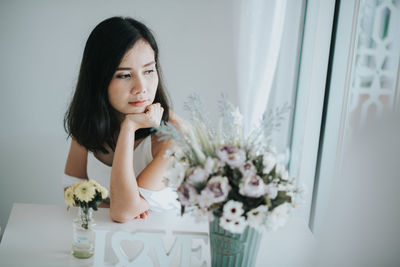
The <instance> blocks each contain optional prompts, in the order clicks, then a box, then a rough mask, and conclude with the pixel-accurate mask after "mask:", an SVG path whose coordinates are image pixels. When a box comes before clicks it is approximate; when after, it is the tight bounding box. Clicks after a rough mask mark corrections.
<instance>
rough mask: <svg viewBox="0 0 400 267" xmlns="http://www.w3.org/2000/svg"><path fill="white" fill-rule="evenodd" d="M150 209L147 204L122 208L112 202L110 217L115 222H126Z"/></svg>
mask: <svg viewBox="0 0 400 267" xmlns="http://www.w3.org/2000/svg"><path fill="white" fill-rule="evenodd" d="M148 209H149V207H148V206H147V205H146V206H140V205H135V206H130V207H125V209H120V208H116V207H113V205H112V204H111V205H110V218H111V220H113V221H114V222H118V223H126V222H129V221H131V220H133V219H134V218H135V217H137V216H139V215H140V214H141V213H143V212H144V211H146V210H148Z"/></svg>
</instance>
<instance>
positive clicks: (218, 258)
mask: <svg viewBox="0 0 400 267" xmlns="http://www.w3.org/2000/svg"><path fill="white" fill-rule="evenodd" d="M209 231H210V249H211V266H212V267H217V266H221V267H222V266H224V267H225V266H229V267H231V266H235V267H239V266H245V267H252V266H255V263H256V258H257V253H258V249H259V247H260V240H261V236H262V234H261V233H259V232H258V231H257V230H255V229H254V228H253V227H249V226H247V227H246V229H245V230H244V231H243V233H242V234H232V233H231V232H229V231H227V230H225V229H224V228H222V227H221V226H219V218H218V217H215V218H214V220H213V221H212V222H210V230H209Z"/></svg>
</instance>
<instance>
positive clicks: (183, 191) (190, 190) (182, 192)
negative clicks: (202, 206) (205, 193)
mask: <svg viewBox="0 0 400 267" xmlns="http://www.w3.org/2000/svg"><path fill="white" fill-rule="evenodd" d="M176 192H177V193H178V199H179V201H180V202H181V205H182V206H193V205H194V203H195V202H196V201H197V198H198V194H197V191H196V189H195V188H194V187H193V186H192V185H191V184H189V183H182V184H181V185H180V186H179V187H178V189H177V191H176Z"/></svg>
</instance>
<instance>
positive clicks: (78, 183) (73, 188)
mask: <svg viewBox="0 0 400 267" xmlns="http://www.w3.org/2000/svg"><path fill="white" fill-rule="evenodd" d="M84 182H86V181H82V182H76V183H74V184H73V185H72V191H74V192H75V189H76V188H77V187H78V186H79V185H81V184H82V183H84Z"/></svg>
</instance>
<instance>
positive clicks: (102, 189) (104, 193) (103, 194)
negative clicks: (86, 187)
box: [99, 186, 108, 199]
mask: <svg viewBox="0 0 400 267" xmlns="http://www.w3.org/2000/svg"><path fill="white" fill-rule="evenodd" d="M99 189H100V193H101V198H102V199H106V198H107V197H108V190H107V189H106V188H105V187H103V186H100V188H99Z"/></svg>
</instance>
